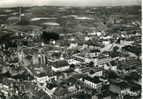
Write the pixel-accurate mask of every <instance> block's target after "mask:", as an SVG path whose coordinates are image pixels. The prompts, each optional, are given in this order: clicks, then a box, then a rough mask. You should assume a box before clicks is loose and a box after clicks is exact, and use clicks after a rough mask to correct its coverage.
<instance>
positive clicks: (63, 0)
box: [0, 0, 141, 7]
mask: <svg viewBox="0 0 143 99" xmlns="http://www.w3.org/2000/svg"><path fill="white" fill-rule="evenodd" d="M35 5H38V6H42V5H50V6H52V5H53V6H54V5H57V6H119V5H141V0H0V7H13V6H35Z"/></svg>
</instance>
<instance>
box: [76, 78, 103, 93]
mask: <svg viewBox="0 0 143 99" xmlns="http://www.w3.org/2000/svg"><path fill="white" fill-rule="evenodd" d="M79 81H80V82H81V83H82V84H83V85H84V86H86V87H88V88H92V89H96V90H98V89H99V92H100V91H101V90H100V89H101V87H102V81H100V79H99V78H98V77H94V78H91V77H89V76H87V77H82V78H80V79H79Z"/></svg>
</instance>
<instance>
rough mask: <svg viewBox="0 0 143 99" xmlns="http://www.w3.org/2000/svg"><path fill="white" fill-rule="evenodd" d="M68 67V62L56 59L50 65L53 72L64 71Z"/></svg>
mask: <svg viewBox="0 0 143 99" xmlns="http://www.w3.org/2000/svg"><path fill="white" fill-rule="evenodd" d="M69 68H70V66H69V64H68V62H67V61H66V60H57V61H56V62H54V63H53V65H52V70H53V71H54V72H62V71H66V70H68V69H69Z"/></svg>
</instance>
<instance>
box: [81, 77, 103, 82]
mask: <svg viewBox="0 0 143 99" xmlns="http://www.w3.org/2000/svg"><path fill="white" fill-rule="evenodd" d="M83 79H85V80H88V81H91V82H93V83H99V82H101V81H100V80H99V78H98V77H94V78H91V77H89V76H86V77H83Z"/></svg>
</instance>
